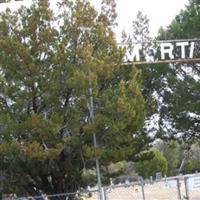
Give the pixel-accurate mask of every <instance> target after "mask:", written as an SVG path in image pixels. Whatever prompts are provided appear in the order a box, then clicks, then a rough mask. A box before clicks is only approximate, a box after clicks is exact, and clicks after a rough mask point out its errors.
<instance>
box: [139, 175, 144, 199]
mask: <svg viewBox="0 0 200 200" xmlns="http://www.w3.org/2000/svg"><path fill="white" fill-rule="evenodd" d="M139 179H140V184H141V188H142V199H143V200H145V193H144V180H143V177H140V178H139Z"/></svg>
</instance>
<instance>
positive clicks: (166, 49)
mask: <svg viewBox="0 0 200 200" xmlns="http://www.w3.org/2000/svg"><path fill="white" fill-rule="evenodd" d="M173 49H174V46H173V45H172V44H171V43H162V44H160V50H161V59H162V60H164V59H165V54H168V55H169V58H170V59H174V55H173Z"/></svg>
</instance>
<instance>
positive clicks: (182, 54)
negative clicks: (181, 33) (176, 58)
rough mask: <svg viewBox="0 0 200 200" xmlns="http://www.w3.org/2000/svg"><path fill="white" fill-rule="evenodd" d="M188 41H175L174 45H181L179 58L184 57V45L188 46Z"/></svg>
mask: <svg viewBox="0 0 200 200" xmlns="http://www.w3.org/2000/svg"><path fill="white" fill-rule="evenodd" d="M188 45H189V42H177V43H176V46H177V47H181V58H185V46H188Z"/></svg>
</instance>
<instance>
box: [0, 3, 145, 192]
mask: <svg viewBox="0 0 200 200" xmlns="http://www.w3.org/2000/svg"><path fill="white" fill-rule="evenodd" d="M115 7H116V4H115V2H114V0H103V2H102V9H101V12H100V13H98V12H97V11H96V10H95V9H94V7H93V6H92V5H91V4H90V3H89V1H87V0H76V1H70V0H62V1H61V2H60V4H59V14H58V15H56V14H55V13H54V12H53V11H52V10H50V8H49V2H48V0H38V1H35V2H34V4H33V5H32V6H31V8H26V7H21V8H20V9H19V10H18V11H17V12H15V13H13V12H11V11H10V10H9V9H7V10H6V12H4V13H1V14H0V141H1V143H0V159H1V162H0V169H1V170H2V171H3V174H4V177H6V178H5V179H4V181H3V192H4V193H16V194H17V195H20V196H26V195H40V194H41V193H45V194H52V193H62V192H72V191H77V189H79V188H80V187H81V186H84V184H85V183H84V178H83V176H84V173H83V172H84V170H85V169H93V168H94V158H96V157H98V158H99V159H100V163H101V165H104V166H106V165H108V164H109V163H110V162H111V161H112V162H116V161H119V160H125V159H134V158H135V157H136V156H137V154H138V153H139V152H140V151H141V150H143V149H144V148H145V145H146V141H145V140H144V136H142V137H141V135H140V134H137V131H138V130H140V129H141V128H142V126H143V121H144V117H145V108H144V99H143V96H142V93H141V82H140V72H139V71H138V70H137V69H136V68H135V67H133V66H127V67H126V68H125V67H124V66H123V65H122V62H123V57H124V54H125V52H124V51H123V50H122V49H120V48H118V46H117V44H116V39H115V34H114V32H113V27H114V26H115V25H116V22H115V19H116V11H115ZM91 97H92V98H93V104H94V115H95V120H94V121H93V122H92V123H91V120H90V114H91V113H90V112H89V105H90V103H91V102H90V100H91ZM94 133H95V134H96V137H97V141H98V148H94V146H93V134H94Z"/></svg>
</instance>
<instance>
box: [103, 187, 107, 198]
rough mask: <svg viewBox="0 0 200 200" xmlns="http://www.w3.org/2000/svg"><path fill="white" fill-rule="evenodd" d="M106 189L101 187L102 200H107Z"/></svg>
mask: <svg viewBox="0 0 200 200" xmlns="http://www.w3.org/2000/svg"><path fill="white" fill-rule="evenodd" d="M106 191H107V190H106V188H103V187H102V194H103V200H107V193H106Z"/></svg>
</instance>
